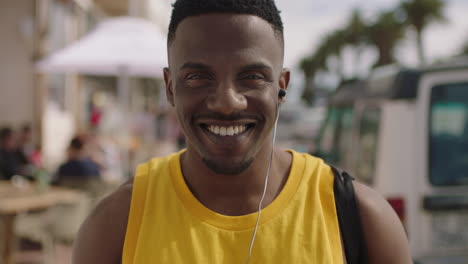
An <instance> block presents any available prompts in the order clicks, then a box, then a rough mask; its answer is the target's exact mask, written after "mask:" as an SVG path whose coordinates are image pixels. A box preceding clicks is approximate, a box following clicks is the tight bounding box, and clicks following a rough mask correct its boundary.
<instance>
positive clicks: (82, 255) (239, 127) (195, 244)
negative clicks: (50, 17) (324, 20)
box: [73, 0, 411, 264]
mask: <svg viewBox="0 0 468 264" xmlns="http://www.w3.org/2000/svg"><path fill="white" fill-rule="evenodd" d="M283 54H284V41H283V24H282V22H281V17H280V15H279V11H278V10H277V8H276V6H275V4H274V2H273V0H177V1H176V2H175V3H174V8H173V13H172V18H171V23H170V26H169V34H168V58H169V67H168V68H166V69H165V70H164V77H165V82H166V92H167V99H168V101H169V102H170V104H171V105H172V106H173V107H174V108H175V110H176V112H177V117H178V120H179V123H180V125H181V127H182V129H183V131H184V133H185V136H186V141H187V149H185V150H183V151H181V152H179V153H174V154H172V155H169V156H167V157H163V158H156V159H153V160H151V161H149V162H148V163H145V164H142V165H140V166H139V167H138V169H137V172H136V174H135V177H134V179H132V180H131V181H130V182H128V183H127V184H125V185H123V186H122V187H121V188H119V189H118V190H117V191H116V192H115V193H113V194H112V195H110V196H109V197H108V198H106V199H104V200H103V201H102V202H101V203H100V204H99V205H98V206H97V208H96V209H95V210H94V212H93V213H92V214H91V215H90V216H89V217H88V219H87V220H86V222H85V223H84V224H83V227H82V228H81V230H80V233H79V235H78V238H77V240H76V243H75V246H74V253H73V262H74V263H76V264H81V263H83V264H85V263H86V264H93V263H99V264H106V263H121V262H122V263H124V264H127V263H227V264H230V263H232V264H234V263H236V264H238V263H324V264H325V263H338V264H341V263H345V259H348V263H349V264H354V263H365V261H367V259H368V262H369V263H379V264H387V263H388V264H390V263H392V264H405V263H410V262H411V260H410V256H409V251H408V245H407V244H408V243H407V240H406V237H405V234H404V231H403V228H402V226H401V224H400V222H399V220H398V217H397V216H396V215H395V213H394V212H393V210H392V209H391V207H390V206H389V205H388V204H387V203H386V202H385V201H384V200H383V199H382V198H381V197H380V196H379V195H377V194H375V193H374V192H373V191H372V190H370V189H368V188H367V187H364V186H363V185H360V184H358V183H354V187H355V190H356V201H357V205H358V208H359V210H356V211H355V212H353V213H355V214H356V215H357V218H358V219H359V216H360V218H361V223H362V229H363V236H362V237H360V236H356V237H352V236H351V239H354V241H351V242H352V243H351V244H353V243H354V244H362V245H365V244H367V251H364V252H367V253H365V256H361V257H360V259H358V260H357V261H359V262H356V260H355V259H350V258H349V256H345V255H346V254H345V252H346V253H352V255H355V254H354V253H353V251H350V250H349V249H347V248H345V247H343V244H346V243H343V242H342V241H343V238H349V235H347V234H348V233H347V232H349V231H350V230H343V229H342V228H340V226H342V225H340V224H342V223H346V222H347V221H348V220H349V221H351V219H346V218H340V219H339V217H338V215H343V213H342V212H340V211H339V210H337V209H336V208H337V206H336V205H335V196H336V193H335V191H334V180H335V175H334V173H333V170H332V169H331V168H330V167H329V166H328V165H326V164H324V162H323V161H322V160H320V159H318V158H315V157H312V156H310V155H307V154H301V153H297V152H294V151H292V150H283V149H279V148H275V147H274V134H275V127H276V121H277V116H278V113H279V108H280V104H281V102H282V99H283V97H284V96H285V94H286V92H285V91H286V90H287V88H288V83H289V76H290V73H289V71H288V70H286V69H284V68H283ZM259 207H260V208H262V210H261V211H260V212H261V214H259V211H258V210H259ZM356 224H357V225H356V226H351V227H352V228H353V229H356V230H360V228H361V225H360V223H359V222H358V223H356ZM358 234H359V233H358ZM360 240H362V241H360ZM346 241H348V242H349V240H346ZM362 249H363V248H362V247H361V250H362ZM350 255H351V254H350Z"/></svg>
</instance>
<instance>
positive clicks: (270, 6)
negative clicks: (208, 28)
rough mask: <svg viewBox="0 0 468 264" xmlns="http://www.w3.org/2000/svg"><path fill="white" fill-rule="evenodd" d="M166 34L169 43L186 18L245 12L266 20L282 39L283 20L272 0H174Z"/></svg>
mask: <svg viewBox="0 0 468 264" xmlns="http://www.w3.org/2000/svg"><path fill="white" fill-rule="evenodd" d="M172 7H173V9H172V15H171V21H170V23H169V31H168V35H167V40H168V43H170V42H171V41H172V40H173V39H174V37H175V33H176V30H177V26H178V25H179V24H180V23H181V22H182V21H183V20H184V19H186V18H188V17H192V16H199V15H203V14H211V13H228V14H245V15H254V16H258V17H260V18H262V19H264V20H265V21H267V22H268V23H269V24H270V25H271V26H272V27H273V29H274V31H275V32H276V33H278V34H279V36H280V38H281V41H283V22H282V20H281V16H280V11H279V10H278V8H277V7H276V4H275V1H274V0H176V1H175V3H174V4H172Z"/></svg>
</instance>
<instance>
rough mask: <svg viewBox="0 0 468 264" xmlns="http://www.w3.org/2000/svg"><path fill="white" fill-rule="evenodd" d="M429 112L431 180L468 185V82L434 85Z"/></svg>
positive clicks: (433, 182)
mask: <svg viewBox="0 0 468 264" xmlns="http://www.w3.org/2000/svg"><path fill="white" fill-rule="evenodd" d="M429 111H430V113H429V114H430V118H429V178H430V181H431V183H432V184H434V185H462V184H468V83H458V84H447V85H439V86H435V87H433V88H432V92H431V104H430V109H429Z"/></svg>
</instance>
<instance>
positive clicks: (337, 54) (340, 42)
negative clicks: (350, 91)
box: [314, 30, 348, 79]
mask: <svg viewBox="0 0 468 264" xmlns="http://www.w3.org/2000/svg"><path fill="white" fill-rule="evenodd" d="M346 37H347V34H346V30H335V31H333V32H332V33H330V34H328V35H327V36H326V37H325V38H324V40H323V42H322V43H321V45H320V46H319V48H318V50H317V53H316V55H315V56H314V57H315V58H316V59H317V61H319V62H321V64H322V65H321V66H325V67H324V68H325V69H328V70H329V71H330V72H334V73H335V74H336V76H338V78H340V79H344V72H343V66H344V65H343V58H342V52H343V49H344V48H345V46H346V45H347V44H348V43H347V39H346Z"/></svg>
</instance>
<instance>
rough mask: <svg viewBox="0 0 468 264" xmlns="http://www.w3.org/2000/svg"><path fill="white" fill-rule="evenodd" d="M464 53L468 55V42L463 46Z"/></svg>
mask: <svg viewBox="0 0 468 264" xmlns="http://www.w3.org/2000/svg"><path fill="white" fill-rule="evenodd" d="M462 54H463V55H468V42H467V43H466V44H465V46H464V47H463V48H462Z"/></svg>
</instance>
